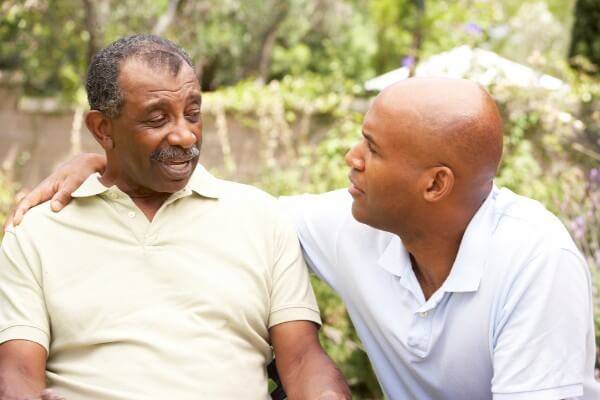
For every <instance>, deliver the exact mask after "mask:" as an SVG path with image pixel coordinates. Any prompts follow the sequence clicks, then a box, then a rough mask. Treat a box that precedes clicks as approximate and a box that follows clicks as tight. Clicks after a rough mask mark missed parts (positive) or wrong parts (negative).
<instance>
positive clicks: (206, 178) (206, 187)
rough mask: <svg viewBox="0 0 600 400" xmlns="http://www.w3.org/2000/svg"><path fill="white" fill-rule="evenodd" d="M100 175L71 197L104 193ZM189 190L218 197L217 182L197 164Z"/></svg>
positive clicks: (96, 174) (82, 185) (87, 180)
mask: <svg viewBox="0 0 600 400" xmlns="http://www.w3.org/2000/svg"><path fill="white" fill-rule="evenodd" d="M99 178H100V174H99V173H97V172H96V173H95V174H92V175H90V176H89V177H88V178H87V179H86V180H85V181H84V182H83V183H82V184H81V186H79V188H78V189H77V190H75V191H74V192H73V193H72V194H71V196H72V197H91V196H96V195H98V194H101V193H104V192H106V191H107V190H109V189H110V188H109V187H106V186H104V184H103V183H102V182H100V180H99ZM186 189H187V190H191V191H193V192H195V193H196V194H198V195H200V196H203V197H208V198H211V199H218V198H219V196H220V194H221V193H220V188H219V180H218V179H217V178H215V177H214V176H212V175H211V174H210V173H209V172H208V171H207V170H206V169H205V168H204V167H203V166H202V165H200V164H198V165H197V166H196V170H195V171H194V173H193V174H192V176H191V177H190V180H189V181H188V183H187V185H186V187H185V188H184V189H183V190H184V191H186Z"/></svg>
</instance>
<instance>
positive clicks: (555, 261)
mask: <svg viewBox="0 0 600 400" xmlns="http://www.w3.org/2000/svg"><path fill="white" fill-rule="evenodd" d="M591 303H592V300H591V280H590V276H589V271H588V269H587V266H586V264H585V261H584V260H583V258H582V257H581V256H580V255H579V254H576V253H575V252H574V251H571V250H567V249H560V248H557V249H553V250H547V251H545V252H544V253H543V254H539V255H537V256H535V257H534V258H533V259H532V260H531V261H529V262H528V263H526V265H524V267H523V268H521V269H520V271H519V274H518V276H516V277H515V279H514V280H513V282H512V285H511V287H510V290H508V291H507V294H506V295H505V298H504V299H503V300H502V304H503V306H502V308H501V309H500V311H499V312H498V316H497V324H496V332H495V335H494V345H493V355H492V357H493V368H494V375H493V379H492V392H493V397H494V399H495V400H508V399H510V400H521V399H527V400H537V399H540V400H542V399H543V400H553V399H566V398H578V397H579V396H582V395H583V382H584V380H585V376H584V375H585V369H586V364H587V362H586V359H587V358H589V357H587V356H588V355H587V351H591V350H590V349H587V341H588V340H587V339H588V338H589V335H590V330H592V331H593V325H592V321H591V310H590V307H591Z"/></svg>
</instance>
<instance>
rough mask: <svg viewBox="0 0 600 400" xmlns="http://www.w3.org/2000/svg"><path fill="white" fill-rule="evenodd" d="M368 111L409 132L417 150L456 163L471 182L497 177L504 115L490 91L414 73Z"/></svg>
mask: <svg viewBox="0 0 600 400" xmlns="http://www.w3.org/2000/svg"><path fill="white" fill-rule="evenodd" d="M369 114H371V115H368V116H373V117H374V118H376V119H379V118H381V119H383V120H384V121H386V123H387V124H388V126H389V127H391V128H392V129H397V131H398V134H400V133H401V134H402V135H409V136H410V137H409V138H405V139H409V141H410V143H411V147H412V148H413V151H414V154H415V156H418V157H420V158H422V161H424V162H425V163H429V164H431V165H437V164H441V165H446V166H448V167H450V168H451V169H452V170H453V172H454V174H455V175H456V177H457V179H460V180H461V181H464V183H466V184H468V185H469V186H479V184H480V183H483V182H486V181H491V179H493V177H494V175H495V173H496V170H497V168H498V164H499V162H500V158H501V156H502V121H501V118H500V115H499V112H498V109H497V107H496V104H495V103H494V101H493V99H492V98H491V97H490V95H489V94H488V93H487V92H486V91H485V90H484V89H483V88H481V87H480V86H479V85H477V84H475V83H473V82H470V81H467V80H462V79H444V78H413V79H408V80H405V81H402V82H399V83H397V84H395V85H392V86H390V87H389V88H387V89H385V90H384V91H383V92H382V93H381V94H380V95H379V96H377V98H376V99H375V102H374V104H373V107H372V108H371V110H370V111H369Z"/></svg>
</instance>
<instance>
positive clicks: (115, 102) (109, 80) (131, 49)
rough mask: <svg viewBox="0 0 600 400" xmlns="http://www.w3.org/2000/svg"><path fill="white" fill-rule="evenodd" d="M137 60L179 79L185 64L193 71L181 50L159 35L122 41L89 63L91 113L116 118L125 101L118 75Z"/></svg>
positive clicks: (86, 83) (131, 37)
mask: <svg viewBox="0 0 600 400" xmlns="http://www.w3.org/2000/svg"><path fill="white" fill-rule="evenodd" d="M132 57H136V58H137V59H139V60H141V61H143V62H144V63H146V64H147V65H148V66H150V67H153V68H160V69H161V70H165V69H168V71H169V72H170V73H171V74H173V75H174V76H176V75H177V74H178V73H179V70H180V69H181V64H182V61H184V62H185V63H186V64H187V65H189V66H190V67H192V68H194V66H193V63H192V60H191V59H190V56H189V55H188V54H187V53H186V52H185V50H183V49H182V48H181V47H179V46H177V45H176V44H174V43H172V42H170V41H168V40H166V39H163V38H161V37H159V36H156V35H131V36H126V37H123V38H121V39H119V40H117V41H115V42H113V43H111V44H110V45H108V46H107V47H105V48H103V49H102V50H100V51H99V52H98V53H96V55H95V56H94V58H93V59H92V62H91V63H90V67H89V69H88V74H87V79H86V82H85V89H86V91H87V97H88V102H89V104H90V109H92V110H98V111H101V112H102V113H104V114H105V115H106V116H107V117H109V118H117V117H118V116H119V114H120V112H121V107H122V106H123V103H124V101H125V98H124V97H123V93H122V92H121V88H120V87H119V72H120V67H121V65H122V64H123V62H124V61H126V60H127V59H129V58H132Z"/></svg>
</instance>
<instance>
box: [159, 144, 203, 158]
mask: <svg viewBox="0 0 600 400" xmlns="http://www.w3.org/2000/svg"><path fill="white" fill-rule="evenodd" d="M199 155H200V149H199V148H198V147H197V146H194V147H190V148H189V149H184V148H182V147H178V146H170V147H165V148H164V149H158V150H156V151H154V152H153V153H152V154H151V155H150V159H151V160H153V161H158V162H165V161H171V160H182V159H191V158H196V157H198V156H199Z"/></svg>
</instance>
